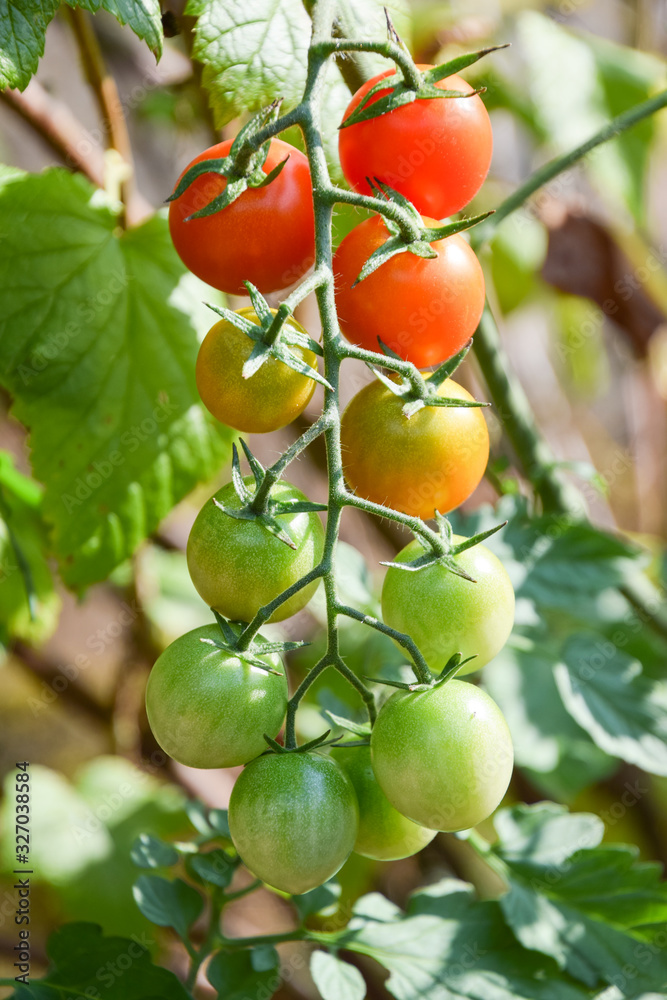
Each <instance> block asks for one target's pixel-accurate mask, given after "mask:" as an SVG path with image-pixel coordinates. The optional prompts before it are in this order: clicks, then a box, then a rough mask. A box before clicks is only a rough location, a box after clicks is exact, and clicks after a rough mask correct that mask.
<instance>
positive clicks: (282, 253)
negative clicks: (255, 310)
mask: <svg viewBox="0 0 667 1000" xmlns="http://www.w3.org/2000/svg"><path fill="white" fill-rule="evenodd" d="M231 146H232V140H226V141H225V142H219V143H217V145H215V146H211V147H210V149H206V150H204V152H203V153H200V154H199V156H196V157H195V159H194V160H193V161H192V163H190V164H188V166H187V167H186V170H184V171H183V174H185V173H186V171H187V170H189V168H190V167H192V166H194V164H196V163H200V162H201V161H202V160H216V159H221V158H222V157H224V156H227V155H228V153H229V151H230V149H231ZM286 157H289V159H288V161H287V163H286V164H285V166H284V167H283V169H282V171H281V172H280V174H279V175H278V176H277V177H276V178H274V180H272V181H271V183H270V184H268V185H267V186H266V187H261V188H248V189H247V190H246V191H244V192H243V194H241V195H240V196H239V198H237V199H236V201H234V202H232V204H231V205H228V206H227V208H224V209H223V210H222V211H221V212H216V213H215V214H214V215H209V216H205V217H204V218H201V219H191V220H190V221H189V222H186V221H185V220H186V218H187V217H188V216H189V215H192V213H193V212H197V211H199V209H201V208H204V207H205V206H206V205H208V204H209V202H210V201H212V200H213V199H214V198H216V197H217V196H218V195H219V194H220V193H221V192H222V191H223V190H224V188H225V186H226V183H227V182H226V180H225V178H224V177H220V175H219V174H213V173H211V174H202V176H201V177H198V178H197V180H195V181H194V182H193V183H192V184H191V185H190V187H189V188H188V189H187V190H186V191H184V192H183V194H182V195H181V196H180V197H179V198H177V199H176V201H172V202H171V204H170V205H169V231H170V232H171V238H172V241H173V243H174V247H175V248H176V252H177V253H178V255H179V257H180V258H181V260H182V261H183V263H184V264H185V266H186V267H188V268H189V269H190V270H191V271H192V273H193V274H196V275H197V277H198V278H201V280H202V281H205V282H206V283H207V284H209V285H212V286H213V288H219V289H220V290H221V291H223V292H228V293H229V294H231V295H245V294H247V293H246V289H245V286H244V284H243V282H244V281H251V282H252V284H253V285H256V286H257V288H259V290H260V292H264V293H266V292H273V291H276V290H277V289H280V288H286V287H287V286H288V285H292V284H294V282H295V281H298V279H299V278H300V277H301V276H302V275H303V274H305V272H306V271H307V270H308V268H309V267H310V266H311V265H312V263H313V261H314V260H315V223H314V215H313V204H312V184H311V179H310V169H309V167H308V160H307V158H306V157H305V156H304V154H303V153H301V152H300V151H299V150H298V149H295V148H294V147H293V146H290V145H288V144H287V143H286V142H283V141H282V140H281V139H272V140H271V146H270V148H269V153H268V156H267V158H266V161H265V163H264V166H263V168H262V169H263V170H264V173H266V174H268V173H270V172H271V170H273V168H274V167H276V166H277V165H278V164H279V163H281V162H282V161H283V160H284V159H285V158H286ZM183 174H181V177H182V176H183ZM179 180H180V178H179Z"/></svg>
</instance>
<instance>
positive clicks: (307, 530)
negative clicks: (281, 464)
mask: <svg viewBox="0 0 667 1000" xmlns="http://www.w3.org/2000/svg"><path fill="white" fill-rule="evenodd" d="M245 483H246V485H248V486H253V485H254V480H252V479H251V478H250V477H248V478H246V479H245ZM271 495H272V497H274V498H275V499H277V500H281V499H282V500H305V499H306V497H304V495H303V493H301V491H300V490H297V489H296V487H294V486H291V485H290V484H289V483H286V482H284V481H283V482H278V483H276V485H275V486H274V487H273V489H272V490H271ZM215 499H217V500H218V501H219V502H220V503H222V504H224V505H225V506H227V507H235V508H237V509H238V508H239V507H240V506H241V502H240V501H239V499H238V497H237V496H236V493H235V491H234V487H233V486H232V484H231V483H228V484H227V485H226V486H223V487H222V489H221V490H218V492H217V493H216V494H215ZM278 521H279V522H280V523H281V524H283V525H284V526H285V527H286V528H288V529H289V531H290V532H291V534H292V537H293V540H294V542H295V543H296V549H292V548H290V546H289V545H286V544H285V542H282V541H281V540H280V539H279V538H276V536H275V535H272V534H271V533H270V532H269V531H268V530H267V529H266V528H264V527H263V526H262V525H261V524H260V522H259V521H255V520H252V521H249V520H240V519H238V518H235V517H230V516H229V515H228V514H224V513H223V512H222V511H221V510H219V508H218V507H216V505H215V504H214V503H213V497H212V498H211V499H210V500H209V501H208V502H207V503H206V504H204V506H203V507H202V509H201V510H200V512H199V514H198V515H197V517H196V519H195V523H194V524H193V526H192V530H191V532H190V537H189V538H188V546H187V560H188V570H189V571H190V577H191V579H192V582H193V584H194V585H195V588H196V589H197V592H198V593H199V596H200V597H201V598H202V599H203V600H204V601H205V602H206V603H207V604H208V605H209V607H211V608H215V609H216V611H219V612H220V614H221V615H224V616H225V618H229V619H231V620H232V621H244V622H249V621H252V619H253V618H254V616H255V614H256V613H257V611H259V609H260V607H262V605H264V604H268V603H269V602H270V601H272V600H273V599H274V598H275V597H278V595H279V594H281V593H282V592H283V590H286V589H287V588H288V587H290V586H291V585H292V584H293V583H296V582H297V580H300V579H301V577H303V576H305V575H306V573H309V572H310V570H311V569H313V568H314V567H315V566H316V565H317V563H318V562H319V560H320V558H321V555H322V551H323V548H324V530H323V528H322V522H321V521H320V519H319V517H318V516H317V514H316V513H315V512H314V511H306V512H303V513H300V514H280V515H278ZM318 582H319V581H317V580H315V581H314V582H313V583H310V584H308V585H307V586H305V587H302V588H301V590H299V591H298V592H297V593H296V594H295V595H294V596H293V597H290V599H289V600H288V601H285V603H284V604H282V605H281V606H280V607H279V608H278V610H277V611H276V612H275V613H274V614H273V616H272V618H271V621H282V620H283V619H284V618H289V617H290V615H293V614H296V612H297V611H300V610H301V608H303V607H305V605H306V604H307V603H308V601H309V600H310V598H311V597H312V596H313V594H314V593H315V590H316V589H317V585H318Z"/></svg>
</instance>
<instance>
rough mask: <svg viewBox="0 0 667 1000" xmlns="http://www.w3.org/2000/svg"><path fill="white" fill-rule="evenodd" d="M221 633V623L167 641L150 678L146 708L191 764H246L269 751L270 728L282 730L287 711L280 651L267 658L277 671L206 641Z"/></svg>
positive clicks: (167, 741) (168, 748)
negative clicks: (270, 670) (271, 671)
mask: <svg viewBox="0 0 667 1000" xmlns="http://www.w3.org/2000/svg"><path fill="white" fill-rule="evenodd" d="M219 638H220V629H219V628H218V626H217V625H203V626H202V627H201V628H196V629H193V630H192V632H187V633H186V634H185V635H182V636H181V637H180V638H179V639H176V640H175V641H174V642H172V644H171V645H170V646H167V648H166V649H165V651H164V652H163V653H162V654H161V655H160V656H159V657H158V659H157V660H156V662H155V666H154V667H153V669H152V670H151V673H150V677H149V678H148V686H147V688H146V712H147V714H148V721H149V723H150V727H151V729H152V730H153V734H154V736H155V739H156V740H157V741H158V743H159V744H160V746H161V747H162V749H163V750H164V751H165V753H168V754H169V756H170V757H173V758H174V760H177V761H179V762H180V763H181V764H187V765H188V766H189V767H235V766H236V765H238V764H246V763H247V762H248V761H249V760H252V759H253V758H254V757H257V756H258V755H259V754H261V753H262V752H263V751H264V750H266V742H265V740H264V738H263V736H264V733H267V735H269V736H272V737H273V736H276V734H277V733H278V732H279V730H280V727H281V725H282V722H283V719H284V718H285V712H286V710H287V678H286V677H285V671H284V669H283V665H282V662H281V659H280V656H279V655H278V654H277V653H267V654H266V655H264V656H262V657H261V659H262V660H263V661H264V662H265V663H266V665H267V666H268V667H271V668H272V669H273V670H277V671H279V672H280V676H279V677H277V676H276V675H275V674H268V673H266V671H264V670H262V669H261V668H260V667H255V666H252V665H251V664H249V663H247V662H245V661H244V659H243V655H242V654H241V653H237V654H232V653H228V652H225V650H223V649H219V648H217V647H216V646H212V645H211V644H210V642H202V639H205V640H211V639H212V640H217V639H219ZM258 641H259V642H262V641H265V640H262V639H261V637H258Z"/></svg>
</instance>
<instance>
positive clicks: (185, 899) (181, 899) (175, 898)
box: [132, 875, 204, 938]
mask: <svg viewBox="0 0 667 1000" xmlns="http://www.w3.org/2000/svg"><path fill="white" fill-rule="evenodd" d="M132 891H133V895H134V900H135V902H136V904H137V906H138V907H139V909H140V910H141V912H142V913H143V915H144V916H145V917H147V918H148V919H149V920H150V921H151V923H154V924H157V925H158V926H159V927H173V928H174V930H175V931H176V932H177V934H178V935H179V936H180V937H182V938H186V937H187V936H188V928H189V927H190V925H191V924H193V923H194V922H195V920H196V919H197V917H198V916H200V914H201V912H202V910H203V908H204V900H203V899H202V897H201V896H200V895H199V893H198V892H197V890H196V889H193V888H192V886H191V885H188V883H187V882H184V881H183V879H180V878H176V879H174V880H173V881H169V880H168V879H166V878H162V877H161V876H160V875H140V876H139V878H138V879H137V881H136V882H135V884H134V889H133V890H132Z"/></svg>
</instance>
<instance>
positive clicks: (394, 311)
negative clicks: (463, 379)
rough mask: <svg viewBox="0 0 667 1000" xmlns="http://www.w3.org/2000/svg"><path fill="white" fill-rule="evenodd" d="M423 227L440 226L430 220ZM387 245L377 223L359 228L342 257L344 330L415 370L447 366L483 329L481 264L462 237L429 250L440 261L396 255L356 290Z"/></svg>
mask: <svg viewBox="0 0 667 1000" xmlns="http://www.w3.org/2000/svg"><path fill="white" fill-rule="evenodd" d="M424 223H425V224H426V225H427V226H433V225H436V223H435V222H434V220H433V219H428V218H424ZM388 237H389V232H388V230H387V227H386V226H385V224H384V222H383V220H382V219H381V218H380V216H378V215H375V216H373V217H372V218H370V219H366V220H365V221H364V222H362V223H360V224H359V225H358V226H355V228H354V229H353V230H352V231H351V232H349V233H348V234H347V236H346V237H345V239H344V240H343V241H342V242H341V244H340V246H339V247H338V249H337V250H336V253H335V256H334V263H333V267H334V275H335V280H336V307H337V309H338V318H339V321H340V328H341V330H342V332H343V334H344V336H345V337H346V338H347V339H348V340H349V341H350V342H351V343H353V344H358V345H359V346H360V347H363V348H365V349H366V350H368V351H380V347H379V344H378V337H379V338H380V339H381V340H382V341H383V343H385V344H387V346H388V347H390V348H391V349H392V351H394V352H395V353H396V354H398V355H399V356H400V357H401V358H403V359H404V360H405V361H411V362H412V363H413V364H414V365H416V366H417V368H429V367H431V366H432V365H438V364H441V363H442V362H443V361H446V360H447V359H448V358H451V357H453V355H454V354H456V353H457V352H458V351H460V350H461V348H462V347H463V346H464V345H465V344H467V342H468V341H469V340H470V338H471V337H472V335H473V333H474V332H475V330H476V329H477V324H478V323H479V321H480V318H481V315H482V311H483V309H484V295H485V286H484V275H483V273H482V268H481V266H480V263H479V261H478V260H477V257H476V256H475V253H474V251H473V250H471V248H470V247H469V246H468V244H467V243H466V241H465V240H464V239H463V237H462V236H459V235H454V236H449V237H447V239H444V240H437V241H436V242H434V243H432V244H431V246H432V247H433V249H434V250H435V251H436V252H437V255H438V256H437V257H435V258H431V259H429V258H425V257H416V256H415V255H414V254H412V253H410V252H407V251H406V252H405V253H399V254H396V255H395V256H394V257H390V259H389V260H387V261H385V262H384V263H383V264H381V265H380V267H378V269H377V270H376V271H374V272H373V273H372V274H371V275H369V276H368V277H367V278H364V279H363V281H360V282H359V284H357V285H354V282H355V281H356V280H357V277H358V276H359V273H360V272H361V269H362V267H363V266H364V264H365V263H366V261H367V259H368V258H369V257H370V256H371V254H372V253H373V252H374V251H375V250H377V249H378V248H379V247H381V246H382V245H383V243H385V242H386V241H387V239H388ZM353 285H354V287H352V286H353Z"/></svg>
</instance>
